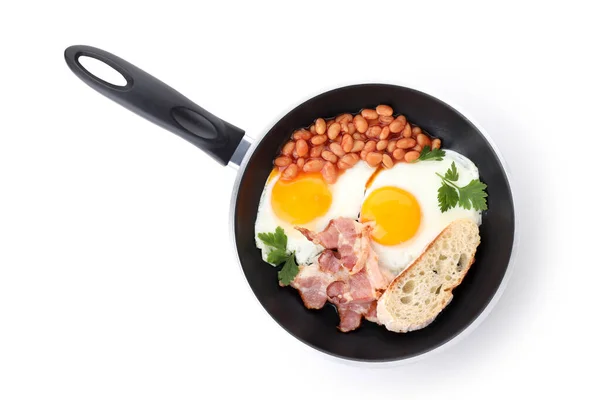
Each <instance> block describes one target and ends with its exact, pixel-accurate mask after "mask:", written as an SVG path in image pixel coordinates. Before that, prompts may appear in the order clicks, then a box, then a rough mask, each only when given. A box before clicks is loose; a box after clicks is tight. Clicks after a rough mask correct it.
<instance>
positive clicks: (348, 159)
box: [340, 153, 360, 166]
mask: <svg viewBox="0 0 600 400" xmlns="http://www.w3.org/2000/svg"><path fill="white" fill-rule="evenodd" d="M359 160H360V157H359V156H358V154H354V153H350V154H346V155H345V156H344V157H342V158H341V159H340V161H343V162H345V163H346V164H348V165H350V166H353V165H354V164H356V163H357V162H358V161H359Z"/></svg>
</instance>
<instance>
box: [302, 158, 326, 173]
mask: <svg viewBox="0 0 600 400" xmlns="http://www.w3.org/2000/svg"><path fill="white" fill-rule="evenodd" d="M324 166H325V161H324V160H321V159H319V158H314V159H312V160H308V161H307V162H306V163H305V164H304V167H303V168H302V170H303V171H304V172H319V171H320V170H321V169H322V168H323V167H324Z"/></svg>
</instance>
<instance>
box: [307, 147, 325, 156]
mask: <svg viewBox="0 0 600 400" xmlns="http://www.w3.org/2000/svg"><path fill="white" fill-rule="evenodd" d="M323 149H325V145H324V144H321V145H319V146H315V147H313V148H311V149H310V152H309V154H310V157H311V158H319V157H321V153H322V152H323Z"/></svg>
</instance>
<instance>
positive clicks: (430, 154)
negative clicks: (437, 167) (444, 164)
mask: <svg viewBox="0 0 600 400" xmlns="http://www.w3.org/2000/svg"><path fill="white" fill-rule="evenodd" d="M445 155H446V152H445V151H444V150H442V149H433V150H432V149H431V147H429V146H423V150H421V155H420V156H419V158H417V160H418V161H427V160H435V161H442V159H443V158H444V156H445Z"/></svg>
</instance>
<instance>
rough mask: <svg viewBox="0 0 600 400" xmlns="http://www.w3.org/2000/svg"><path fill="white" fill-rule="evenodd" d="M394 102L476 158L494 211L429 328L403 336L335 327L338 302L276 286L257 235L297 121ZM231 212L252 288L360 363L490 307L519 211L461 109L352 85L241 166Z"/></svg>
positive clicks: (313, 104) (368, 327)
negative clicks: (312, 305)
mask: <svg viewBox="0 0 600 400" xmlns="http://www.w3.org/2000/svg"><path fill="white" fill-rule="evenodd" d="M378 104H389V105H390V106H392V108H393V109H394V111H395V112H400V113H402V114H404V115H406V116H407V118H408V120H409V121H411V122H414V123H415V124H417V125H418V126H421V127H422V128H423V129H424V130H425V131H427V132H429V133H430V134H431V135H433V136H435V137H440V138H441V139H442V145H443V147H444V148H447V149H452V150H455V151H457V152H459V153H461V154H463V155H465V156H467V157H468V158H470V159H471V160H472V161H473V162H474V163H475V164H476V165H477V166H478V168H479V173H480V179H481V181H483V182H484V183H486V184H487V185H488V190H487V191H488V211H486V212H484V213H483V223H482V225H481V227H480V235H481V245H480V246H479V248H478V250H477V254H476V260H475V263H474V264H473V266H472V267H471V269H470V270H469V272H468V274H467V275H466V277H465V279H464V281H463V282H462V284H461V285H460V286H459V287H458V288H456V289H455V290H454V298H453V300H452V302H451V303H450V304H449V305H448V307H446V309H445V310H444V311H442V313H441V314H440V315H439V316H438V317H437V318H436V320H435V321H434V322H433V323H432V324H431V325H429V326H428V327H426V328H424V329H422V330H419V331H415V332H409V333H404V334H399V333H393V332H390V331H387V330H386V329H385V328H383V327H381V326H378V325H375V324H373V323H371V322H367V321H365V322H363V324H362V325H361V327H360V328H359V329H358V330H356V331H354V332H350V333H341V332H339V331H338V330H337V329H336V326H337V324H338V321H339V319H338V317H337V314H336V311H335V308H334V307H333V306H330V305H328V306H326V307H325V308H323V309H322V310H308V309H306V308H305V307H304V305H303V303H302V301H301V299H300V296H299V295H298V293H297V291H296V290H295V289H293V288H291V287H285V288H281V287H279V285H278V284H277V275H276V270H275V269H274V268H272V267H271V266H270V265H268V264H266V263H265V262H264V261H263V260H262V258H261V253H260V250H258V249H257V248H256V245H255V241H254V223H255V219H256V215H257V211H258V204H259V200H260V196H261V193H262V190H263V187H264V184H265V182H266V180H267V177H268V176H269V174H270V172H271V170H272V168H273V157H274V155H275V154H277V151H278V149H279V147H280V146H281V145H282V144H283V143H285V142H286V140H288V139H289V136H290V134H291V133H292V132H293V131H294V130H295V129H298V128H299V127H305V126H308V125H310V124H311V123H312V122H313V121H314V119H315V118H318V117H334V116H336V115H338V114H341V113H346V112H350V113H356V112H358V111H359V110H361V109H362V108H375V106H376V105H378ZM235 199H236V204H235V209H234V214H233V221H232V223H233V227H234V232H235V243H236V247H237V252H238V255H239V258H240V262H241V265H242V269H243V271H244V274H245V275H246V278H247V280H248V283H249V284H250V287H251V288H252V290H253V291H254V293H255V295H256V297H257V298H258V300H259V301H260V303H261V304H262V305H263V307H264V308H265V309H266V310H267V312H268V313H269V314H270V315H271V316H272V317H273V318H274V319H275V320H276V321H277V322H278V323H279V324H280V325H281V326H282V327H283V328H284V329H286V330H287V331H288V332H289V333H291V334H292V335H294V336H295V337H296V338H298V339H299V340H301V341H303V342H304V343H306V344H308V345H310V346H312V347H314V348H316V349H318V350H320V351H323V352H325V353H328V354H330V355H334V356H338V357H342V358H345V359H351V360H358V361H395V360H402V359H406V358H412V357H415V356H417V355H420V354H423V353H425V352H428V351H430V350H433V349H435V348H437V347H439V346H441V345H443V344H444V343H446V342H448V341H450V340H451V339H452V338H454V337H455V336H457V335H458V334H459V333H461V332H462V331H463V330H464V329H466V328H467V327H468V326H469V325H470V324H471V323H472V322H473V321H474V320H475V319H476V318H477V317H478V316H479V315H480V314H481V312H482V311H483V310H484V309H485V308H486V306H487V305H488V303H489V302H490V300H491V299H492V297H493V296H494V294H495V293H496V291H497V289H498V287H499V286H500V283H501V282H502V279H503V278H504V275H505V273H506V270H507V267H508V264H509V260H510V257H511V252H512V248H513V240H514V233H515V232H514V229H515V220H514V218H515V216H514V208H513V200H512V195H511V190H510V187H509V182H508V179H507V176H506V174H505V171H504V170H503V167H502V164H501V162H500V160H499V159H498V157H497V156H496V154H495V153H494V150H493V149H492V147H491V145H490V144H489V143H488V141H487V140H486V138H485V137H484V135H483V134H482V133H481V132H480V131H479V130H478V129H477V128H476V127H475V126H474V125H473V124H472V123H471V122H469V121H468V120H467V119H466V118H465V117H464V116H463V115H461V114H460V113H459V112H458V111H456V110H455V109H453V108H452V107H450V106H449V105H447V104H446V103H444V102H442V101H440V100H438V99H436V98H434V97H432V96H430V95H427V94H425V93H422V92H419V91H416V90H413V89H409V88H405V87H400V86H394V85H383V84H366V85H356V86H347V87H342V88H339V89H335V90H332V91H329V92H326V93H323V94H321V95H319V96H317V97H314V98H312V99H310V100H308V101H306V102H304V103H303V104H301V105H299V106H298V107H296V108H295V109H294V110H292V111H290V112H289V113H288V114H287V115H286V116H284V117H283V118H282V119H281V120H280V121H279V122H277V123H276V124H275V126H273V128H272V129H271V130H270V131H269V132H268V133H267V134H266V135H265V136H264V138H263V139H262V140H261V142H260V143H259V144H258V146H256V148H255V150H254V152H253V153H252V154H251V156H250V158H249V159H248V162H247V165H246V167H245V169H244V170H243V171H242V176H241V180H240V183H239V188H238V190H237V193H236V194H235Z"/></svg>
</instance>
